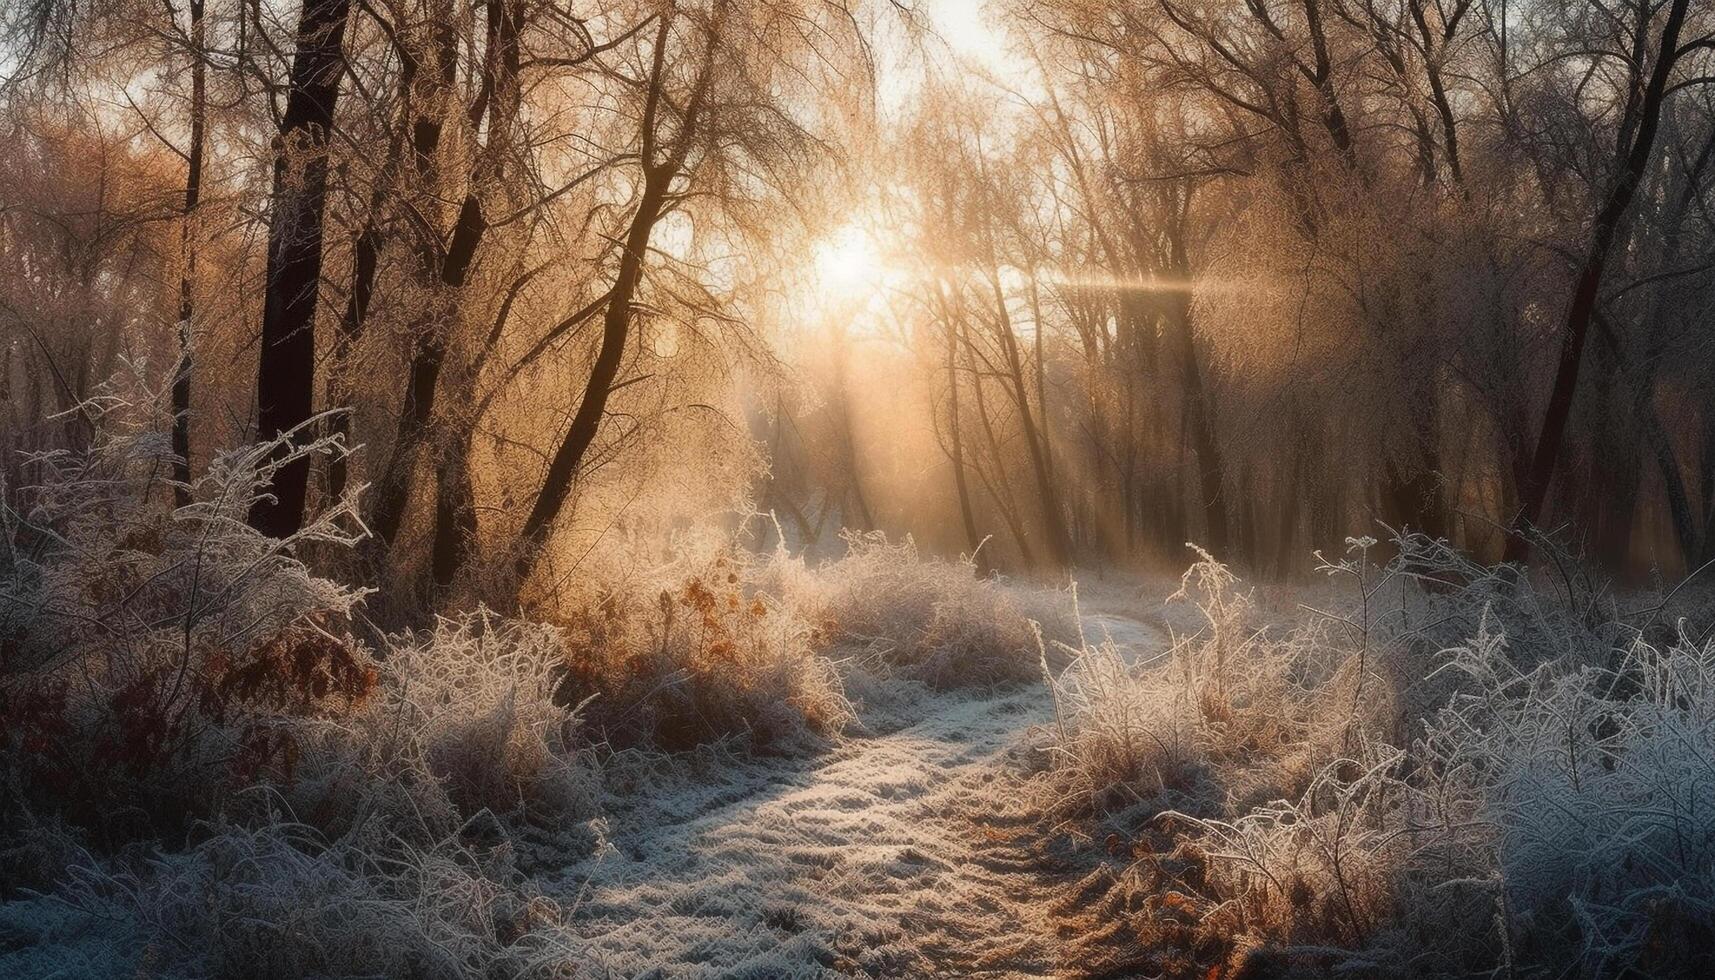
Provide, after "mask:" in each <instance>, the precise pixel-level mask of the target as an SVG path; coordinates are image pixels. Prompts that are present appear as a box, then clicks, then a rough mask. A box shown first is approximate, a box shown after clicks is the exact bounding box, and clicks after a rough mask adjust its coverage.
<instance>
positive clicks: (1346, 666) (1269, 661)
mask: <svg viewBox="0 0 1715 980" xmlns="http://www.w3.org/2000/svg"><path fill="white" fill-rule="evenodd" d="M1194 550H1195V551H1196V552H1197V554H1198V556H1199V560H1198V561H1197V562H1195V563H1194V564H1193V565H1192V566H1191V567H1190V569H1189V570H1187V571H1186V573H1185V575H1184V577H1183V578H1182V580H1181V582H1180V587H1179V589H1178V591H1176V592H1175V593H1174V594H1173V595H1172V596H1170V597H1169V602H1179V603H1185V604H1187V605H1190V606H1191V607H1193V608H1195V609H1196V610H1197V614H1198V616H1199V617H1200V619H1201V628H1200V629H1198V630H1197V631H1196V632H1194V633H1191V634H1189V635H1185V636H1176V637H1175V638H1174V639H1173V642H1172V644H1171V646H1170V647H1169V649H1168V650H1167V651H1165V652H1163V653H1161V654H1160V655H1157V656H1154V657H1151V658H1149V659H1147V660H1144V661H1142V662H1128V661H1127V660H1125V659H1124V658H1123V657H1122V655H1121V654H1120V652H1119V650H1118V649H1117V648H1116V647H1115V646H1114V644H1113V643H1111V642H1109V641H1106V640H1103V641H1101V642H1094V643H1092V642H1091V641H1090V639H1089V638H1088V637H1086V636H1082V635H1080V638H1079V643H1078V645H1077V646H1070V645H1066V644H1061V645H1060V646H1061V648H1062V649H1063V650H1064V651H1065V652H1066V653H1068V654H1070V655H1071V656H1072V659H1071V662H1070V664H1068V665H1067V666H1066V667H1065V669H1063V670H1061V671H1060V672H1058V674H1056V673H1055V672H1054V671H1053V670H1052V669H1051V668H1050V665H1049V663H1048V660H1047V657H1046V652H1047V651H1046V649H1044V657H1043V660H1042V665H1041V666H1042V670H1043V673H1044V675H1045V677H1046V680H1047V683H1048V687H1049V690H1050V693H1051V695H1052V697H1053V698H1054V705H1055V719H1056V720H1055V728H1054V731H1053V732H1051V733H1050V735H1051V738H1050V740H1049V743H1048V751H1049V754H1050V757H1051V759H1052V761H1053V764H1054V768H1055V770H1056V772H1057V773H1058V774H1059V777H1060V786H1061V791H1062V793H1063V794H1064V795H1063V799H1064V801H1065V802H1067V803H1072V802H1074V801H1089V802H1091V803H1093V804H1094V805H1095V808H1096V809H1097V810H1101V811H1111V810H1115V809H1118V808H1122V807H1124V806H1129V805H1132V804H1144V808H1145V809H1149V808H1150V807H1151V806H1153V807H1155V808H1157V809H1159V808H1161V807H1164V806H1170V805H1183V806H1189V807H1191V808H1193V809H1195V810H1197V811H1199V812H1205V811H1213V812H1216V813H1219V812H1224V811H1225V810H1230V809H1231V808H1232V807H1233V806H1234V805H1237V804H1239V803H1243V802H1245V801H1249V800H1254V799H1258V798H1269V797H1270V796H1271V795H1277V794H1280V793H1294V794H1295V793H1297V792H1299V791H1301V790H1302V788H1303V785H1304V783H1305V782H1306V781H1307V780H1308V779H1309V778H1310V777H1311V775H1312V774H1313V773H1314V770H1315V768H1316V762H1315V761H1314V758H1315V756H1316V755H1317V753H1319V752H1323V751H1326V750H1327V749H1328V748H1329V747H1330V745H1331V744H1332V743H1337V742H1338V741H1339V739H1340V738H1341V733H1342V731H1343V730H1345V729H1346V727H1347V726H1348V724H1352V723H1354V721H1353V718H1354V715H1353V712H1354V711H1355V710H1357V709H1358V708H1362V714H1363V716H1364V717H1369V716H1370V715H1371V714H1372V713H1373V712H1374V710H1375V706H1376V705H1377V704H1385V702H1386V698H1385V697H1384V696H1382V694H1383V692H1381V691H1379V690H1375V691H1373V692H1372V693H1374V694H1375V695H1377V696H1376V697H1375V698H1371V699H1368V700H1366V702H1365V703H1364V704H1362V705H1354V698H1353V696H1352V695H1353V693H1354V691H1353V685H1354V684H1355V683H1356V680H1357V677H1358V676H1360V675H1359V674H1358V673H1357V672H1356V664H1355V662H1352V661H1351V658H1349V657H1348V656H1347V655H1346V653H1345V652H1344V651H1341V650H1338V649H1331V648H1330V645H1329V644H1328V643H1327V642H1326V640H1327V633H1326V628H1325V626H1323V625H1322V624H1321V623H1319V622H1316V621H1312V622H1310V623H1306V624H1301V625H1299V626H1296V627H1294V628H1291V629H1284V630H1280V629H1270V628H1267V627H1265V626H1263V625H1260V624H1259V621H1258V620H1259V617H1258V615H1257V611H1256V607H1255V604H1254V602H1253V600H1252V597H1251V594H1250V593H1249V592H1248V591H1245V590H1241V589H1240V587H1239V581H1238V579H1237V577H1235V576H1234V575H1233V574H1232V572H1231V571H1230V570H1229V569H1227V568H1226V566H1224V565H1222V564H1221V563H1220V562H1218V561H1216V560H1215V559H1214V558H1213V557H1212V556H1210V555H1209V554H1208V553H1207V552H1205V551H1203V550H1201V549H1196V548H1194ZM1341 691H1344V692H1345V696H1344V697H1343V698H1342V697H1341V695H1340V692H1341ZM1215 769H1218V770H1219V771H1220V778H1219V779H1218V780H1214V781H1211V779H1210V778H1209V775H1210V773H1211V772H1212V771H1213V770H1215Z"/></svg>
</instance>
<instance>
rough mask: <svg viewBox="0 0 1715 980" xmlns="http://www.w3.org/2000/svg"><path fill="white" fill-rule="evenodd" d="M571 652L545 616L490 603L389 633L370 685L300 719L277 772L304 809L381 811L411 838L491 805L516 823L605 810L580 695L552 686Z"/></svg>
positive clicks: (338, 813)
mask: <svg viewBox="0 0 1715 980" xmlns="http://www.w3.org/2000/svg"><path fill="white" fill-rule="evenodd" d="M565 656H566V647H565V642H564V637H563V635H562V634H561V632H560V631H559V630H558V629H556V628H554V627H551V626H545V625H541V624H534V623H526V622H521V621H518V620H510V619H505V618H503V617H500V616H497V615H495V614H494V613H492V612H490V611H489V610H487V609H481V608H479V609H477V610H476V611H474V612H470V613H466V614H463V615H459V616H450V617H442V618H440V619H438V620H437V621H436V623H435V625H434V627H433V628H432V629H429V630H425V631H422V632H420V633H407V634H403V635H400V636H397V637H393V638H391V639H390V641H389V643H388V653H387V656H386V657H385V658H384V659H383V660H382V661H381V663H380V673H379V679H378V683H377V685H376V690H375V693H374V695H373V696H372V697H371V698H370V699H369V700H368V702H367V703H366V704H365V705H363V706H362V707H361V708H360V709H359V710H354V711H351V712H349V713H347V714H345V715H344V716H341V717H339V718H329V719H319V720H312V721H305V722H301V723H299V724H298V725H297V726H296V727H295V729H294V732H295V738H296V740H297V742H298V744H299V745H300V750H299V756H298V759H297V764H296V766H295V768H294V769H293V770H292V771H276V772H273V773H270V775H271V776H273V777H274V779H275V781H276V783H277V785H278V786H279V792H280V793H282V794H284V798H285V799H286V800H288V801H289V802H290V803H291V805H292V807H293V809H294V811H295V813H296V814H297V815H298V818H299V819H301V820H305V821H307V822H310V823H312V824H314V825H315V826H317V827H318V828H321V829H322V830H323V831H325V832H330V833H333V832H344V831H347V830H351V829H353V828H355V827H357V826H358V825H359V824H360V823H361V821H363V820H365V819H367V818H371V817H375V818H380V819H381V820H382V822H383V825H384V826H385V827H386V829H387V830H388V832H390V833H393V834H404V835H407V836H408V837H409V838H410V839H412V840H417V841H423V840H432V839H436V838H438V837H440V836H443V835H446V834H449V833H452V832H453V831H454V830H456V829H457V828H458V827H459V826H460V825H461V824H463V823H464V822H466V821H468V820H470V819H472V818H474V817H475V816H477V815H478V814H480V813H482V812H484V811H486V812H488V813H490V814H493V815H494V816H495V817H497V818H501V819H504V820H506V821H507V822H508V823H509V824H519V823H532V824H539V825H552V826H560V825H570V824H574V823H576V822H578V821H584V820H589V819H591V818H593V817H595V816H596V815H597V810H598V806H599V800H598V797H599V791H598V778H597V772H596V767H595V763H594V761H593V759H592V758H591V756H590V754H589V752H588V750H587V749H585V748H584V747H583V745H582V743H581V739H580V719H579V718H578V715H577V712H576V710H575V706H572V705H567V704H565V703H564V702H563V701H561V700H559V699H558V698H557V693H558V687H559V684H560V680H561V677H562V667H561V665H562V663H563V662H564V659H565Z"/></svg>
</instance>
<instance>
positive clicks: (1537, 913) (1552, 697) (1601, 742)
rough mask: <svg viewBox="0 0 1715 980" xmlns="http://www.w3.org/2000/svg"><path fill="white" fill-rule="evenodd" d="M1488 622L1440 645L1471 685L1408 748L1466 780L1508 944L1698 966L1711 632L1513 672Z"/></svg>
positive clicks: (1708, 842)
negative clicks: (1600, 661) (1607, 662)
mask: <svg viewBox="0 0 1715 980" xmlns="http://www.w3.org/2000/svg"><path fill="white" fill-rule="evenodd" d="M1508 646H1509V642H1508V640H1507V638H1506V637H1505V636H1504V635H1503V634H1502V633H1501V632H1499V629H1498V627H1496V626H1494V625H1492V624H1485V625H1484V627H1483V628H1481V629H1479V631H1478V633H1477V635H1476V636H1475V637H1474V638H1473V639H1472V640H1471V641H1470V642H1469V643H1467V644H1464V645H1461V646H1459V647H1456V648H1454V649H1452V650H1450V651H1449V652H1448V660H1447V663H1446V665H1445V666H1444V667H1443V668H1442V669H1443V670H1444V671H1447V672H1450V673H1456V674H1459V675H1462V676H1463V677H1464V678H1465V679H1466V680H1467V681H1468V682H1469V686H1468V687H1467V688H1465V689H1464V690H1461V692H1460V693H1458V694H1457V695H1455V696H1454V697H1453V698H1452V699H1451V700H1450V701H1449V703H1448V704H1447V705H1446V706H1445V707H1444V708H1443V709H1442V710H1441V711H1440V712H1439V713H1438V715H1437V716H1436V717H1435V718H1433V719H1432V720H1431V721H1430V722H1429V723H1428V725H1427V726H1426V732H1425V734H1424V736H1423V739H1422V742H1421V743H1420V746H1419V751H1420V752H1421V754H1422V755H1423V756H1424V758H1425V759H1426V762H1427V764H1428V766H1429V767H1430V768H1431V769H1432V771H1434V772H1437V773H1454V774H1459V775H1461V776H1462V777H1463V778H1465V779H1466V780H1468V781H1469V782H1470V783H1471V785H1472V787H1473V789H1472V795H1473V797H1474V798H1475V800H1476V801H1477V805H1478V814H1479V817H1480V819H1481V821H1482V823H1483V824H1484V826H1485V827H1486V828H1487V829H1488V833H1489V835H1490V837H1491V843H1490V846H1491V848H1492V858H1491V859H1492V860H1493V862H1494V874H1495V875H1496V877H1497V880H1498V881H1499V883H1500V888H1501V892H1502V898H1503V901H1504V909H1505V911H1506V913H1507V916H1508V922H1509V932H1510V936H1509V937H1508V938H1509V942H1508V948H1509V952H1510V954H1511V955H1512V956H1514V957H1517V958H1519V959H1522V960H1524V961H1526V962H1527V963H1528V962H1533V961H1534V962H1541V963H1544V964H1549V965H1553V966H1555V967H1556V968H1560V969H1565V970H1568V971H1571V972H1575V973H1577V974H1579V975H1583V976H1591V977H1598V976H1614V975H1617V974H1621V973H1624V972H1626V971H1627V970H1641V971H1642V972H1643V973H1644V974H1645V975H1655V976H1662V975H1668V974H1674V973H1678V974H1680V975H1691V974H1692V973H1695V972H1700V971H1707V970H1708V969H1709V967H1710V966H1711V965H1712V964H1711V962H1710V961H1711V955H1712V954H1711V950H1712V948H1715V947H1712V946H1711V941H1712V940H1715V642H1705V643H1703V644H1702V645H1699V644H1698V643H1697V642H1696V641H1694V640H1692V639H1690V638H1689V637H1687V636H1685V635H1684V634H1683V633H1681V634H1680V635H1679V637H1678V639H1677V640H1676V642H1674V643H1673V644H1672V645H1671V646H1669V647H1668V648H1667V649H1665V650H1662V649H1658V648H1657V647H1655V646H1653V645H1651V644H1649V643H1647V642H1645V641H1643V640H1642V639H1638V640H1635V641H1634V642H1632V643H1631V644H1629V646H1628V648H1627V651H1626V654H1625V657H1624V659H1623V660H1622V661H1621V662H1620V663H1619V664H1618V666H1617V667H1615V668H1614V669H1608V668H1604V667H1596V666H1589V665H1583V666H1580V665H1577V664H1576V663H1571V664H1567V663H1560V662H1552V661H1551V662H1547V663H1544V664H1542V665H1540V666H1538V667H1535V668H1533V669H1529V670H1524V669H1521V668H1520V667H1519V666H1518V665H1517V664H1516V663H1515V660H1514V656H1513V655H1512V654H1510V653H1509V651H1508Z"/></svg>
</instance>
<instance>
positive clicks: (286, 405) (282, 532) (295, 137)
mask: <svg viewBox="0 0 1715 980" xmlns="http://www.w3.org/2000/svg"><path fill="white" fill-rule="evenodd" d="M350 13H351V0H305V2H304V4H303V7H302V9H301V10H300V12H299V19H298V46H297V52H296V54H294V55H293V58H292V74H291V83H290V86H289V88H288V90H287V96H286V112H285V115H284V116H283V118H282V119H281V122H280V143H279V154H278V157H277V158H276V160H275V162H274V189H273V201H272V204H273V216H272V218H271V220H270V221H269V223H268V265H267V288H266V292H265V293H264V295H263V300H262V338H261V350H260V356H259V358H258V360H257V368H256V430H257V435H258V437H259V438H261V439H264V440H267V439H275V438H278V437H280V436H281V435H283V434H285V433H288V432H292V431H293V430H296V429H298V428H299V427H301V426H302V425H303V424H304V423H305V422H307V421H309V418H310V413H311V408H312V406H313V405H314V399H315V381H316V335H315V317H316V296H317V285H318V283H319V281H320V279H321V272H322V218H323V209H324V206H325V204H326V203H327V174H328V159H327V150H328V135H329V132H330V131H331V130H332V128H333V117H334V109H335V107H336V105H337V103H338V101H339V83H340V76H341V75H343V74H344V72H345V56H344V52H343V46H344V43H345V29H346V21H347V20H349V19H350V17H349V15H350ZM290 452H291V448H290V447H288V446H282V447H280V448H279V449H276V450H275V459H276V460H279V459H282V458H284V457H285V456H286V455H288V454H289V453H290ZM309 476H310V461H309V459H308V458H305V457H300V458H298V459H294V460H291V461H290V462H287V463H286V464H285V465H283V466H281V467H280V468H279V469H277V470H276V471H275V472H274V477H273V479H272V480H271V481H270V482H269V484H268V485H267V486H265V487H263V488H261V489H262V491H263V493H264V495H263V496H261V497H259V498H258V499H257V501H256V503H255V505H254V506H252V507H251V509H250V525H251V526H252V527H254V528H256V529H257V530H258V531H261V532H262V533H263V534H267V535H271V536H273V537H277V538H283V537H287V536H289V535H292V534H295V533H296V532H297V531H298V529H299V528H300V527H302V526H303V522H304V498H305V495H306V491H307V489H308V483H309Z"/></svg>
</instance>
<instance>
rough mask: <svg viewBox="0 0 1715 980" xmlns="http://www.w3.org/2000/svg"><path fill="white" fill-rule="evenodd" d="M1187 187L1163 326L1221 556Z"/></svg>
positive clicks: (1223, 541) (1216, 458)
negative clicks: (1194, 319)
mask: <svg viewBox="0 0 1715 980" xmlns="http://www.w3.org/2000/svg"><path fill="white" fill-rule="evenodd" d="M1189 197H1190V195H1189V192H1187V194H1186V200H1185V202H1184V204H1183V205H1182V206H1181V208H1180V211H1179V215H1178V218H1177V220H1176V221H1175V222H1174V224H1173V227H1172V228H1171V229H1170V231H1169V234H1170V235H1171V242H1170V243H1169V250H1170V255H1169V260H1168V274H1169V275H1170V276H1173V277H1174V279H1175V281H1174V282H1171V283H1168V284H1167V291H1168V313H1167V321H1168V323H1167V328H1168V332H1169V333H1171V334H1172V337H1173V344H1174V346H1175V348H1176V349H1177V350H1178V353H1179V366H1180V375H1181V378H1182V380H1183V383H1184V385H1185V421H1186V425H1187V427H1188V428H1189V430H1190V435H1191V448H1192V450H1193V451H1194V452H1195V453H1196V454H1197V482H1198V484H1199V485H1200V489H1201V492H1202V495H1203V500H1202V503H1203V527H1204V534H1205V535H1206V543H1207V545H1208V548H1209V550H1210V551H1211V552H1213V553H1214V554H1216V555H1221V554H1222V553H1223V552H1225V551H1226V548H1227V508H1226V501H1225V500H1224V499H1223V495H1222V492H1221V488H1222V471H1223V467H1222V462H1221V447H1220V443H1219V442H1217V441H1216V439H1215V425H1214V420H1213V419H1212V418H1211V416H1212V415H1213V412H1212V411H1211V410H1210V407H1209V395H1208V392H1207V391H1205V390H1204V385H1203V369H1202V367H1201V365H1200V363H1199V360H1198V357H1197V340H1196V335H1195V331H1194V330H1193V329H1192V323H1191V286H1190V279H1191V261H1190V256H1189V254H1188V253H1187V252H1186V249H1185V208H1187V207H1189V204H1190V201H1189Z"/></svg>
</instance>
